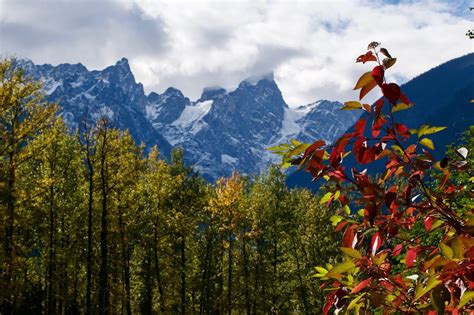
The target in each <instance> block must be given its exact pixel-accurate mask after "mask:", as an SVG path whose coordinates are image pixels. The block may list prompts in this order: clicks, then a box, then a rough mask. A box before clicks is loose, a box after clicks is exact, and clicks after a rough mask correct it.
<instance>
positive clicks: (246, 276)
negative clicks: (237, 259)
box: [242, 235, 250, 315]
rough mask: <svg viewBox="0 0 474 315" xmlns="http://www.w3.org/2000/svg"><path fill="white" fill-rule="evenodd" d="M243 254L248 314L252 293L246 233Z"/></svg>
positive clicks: (248, 314)
mask: <svg viewBox="0 0 474 315" xmlns="http://www.w3.org/2000/svg"><path fill="white" fill-rule="evenodd" d="M242 240H243V244H242V255H243V260H244V284H245V287H244V290H245V311H246V314H247V315H250V294H249V265H248V257H247V239H246V238H245V235H243V236H242Z"/></svg>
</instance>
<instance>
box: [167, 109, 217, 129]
mask: <svg viewBox="0 0 474 315" xmlns="http://www.w3.org/2000/svg"><path fill="white" fill-rule="evenodd" d="M213 102H214V101H212V100H209V101H204V102H199V103H196V104H193V105H189V106H186V107H185V108H184V110H183V112H182V113H181V115H180V116H179V118H178V119H177V120H175V121H174V122H173V123H172V124H171V125H173V126H176V127H180V128H186V129H190V131H191V133H192V134H193V135H195V134H196V133H198V132H199V131H200V130H201V129H202V128H203V127H204V126H205V125H207V124H206V123H205V122H203V121H202V118H203V117H204V116H206V115H207V113H208V112H209V110H211V107H212V103H213Z"/></svg>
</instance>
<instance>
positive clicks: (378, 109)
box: [374, 97, 385, 116]
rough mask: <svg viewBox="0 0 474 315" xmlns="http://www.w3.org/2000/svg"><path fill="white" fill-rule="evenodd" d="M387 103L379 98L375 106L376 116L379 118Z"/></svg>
mask: <svg viewBox="0 0 474 315" xmlns="http://www.w3.org/2000/svg"><path fill="white" fill-rule="evenodd" d="M384 103H385V101H384V100H383V98H382V97H381V98H379V99H378V100H377V101H376V102H375V104H374V106H375V116H379V115H380V113H381V112H382V107H383V104H384Z"/></svg>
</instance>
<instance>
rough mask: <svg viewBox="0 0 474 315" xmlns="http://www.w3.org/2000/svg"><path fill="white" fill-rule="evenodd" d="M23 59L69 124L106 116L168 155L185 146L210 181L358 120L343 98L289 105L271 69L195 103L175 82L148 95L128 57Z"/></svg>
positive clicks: (207, 92) (209, 91)
mask: <svg viewBox="0 0 474 315" xmlns="http://www.w3.org/2000/svg"><path fill="white" fill-rule="evenodd" d="M19 64H20V66H21V67H23V68H24V69H25V70H26V72H27V73H29V74H30V75H32V76H33V77H34V78H35V79H38V80H40V81H42V82H43V85H44V88H43V89H44V92H45V94H46V98H47V100H49V101H54V102H58V103H59V104H60V105H61V106H62V115H63V117H64V119H65V120H66V121H67V123H68V124H69V125H70V126H71V127H72V128H75V127H77V126H79V125H80V124H81V123H83V121H84V117H89V118H92V119H98V118H99V117H101V116H103V115H105V116H107V117H109V119H110V120H111V122H112V123H113V124H114V125H115V126H116V127H118V128H122V129H128V130H129V131H130V133H131V134H132V136H133V137H134V138H135V140H136V141H137V142H144V143H145V145H146V146H147V147H150V146H153V145H155V144H157V145H158V146H159V148H160V150H161V152H163V153H164V154H165V156H167V155H169V152H170V148H171V147H172V146H180V147H182V148H183V149H184V151H185V159H186V161H187V162H188V164H189V165H193V166H194V168H195V170H197V171H199V172H200V173H201V174H202V175H203V176H205V177H206V178H208V179H209V180H214V179H216V178H218V177H220V176H227V175H229V174H230V173H231V172H232V171H233V170H237V171H239V172H242V173H247V174H251V173H258V172H260V171H262V170H264V169H265V168H266V167H268V165H269V164H270V163H271V162H272V161H275V162H277V161H278V157H277V156H274V155H272V154H271V153H270V152H268V151H267V150H266V149H267V148H268V147H270V146H273V145H275V144H278V143H281V142H287V141H289V140H290V139H299V140H300V141H307V142H309V141H313V140H314V139H317V138H322V139H325V140H326V141H327V142H331V141H333V140H334V139H335V138H336V137H337V136H338V135H340V134H341V133H343V132H344V131H345V130H347V128H348V127H349V126H351V125H352V124H353V123H354V122H355V121H356V119H357V116H356V115H357V114H356V113H355V112H351V111H341V110H339V109H340V108H341V106H342V105H341V104H340V103H338V102H330V101H325V100H321V101H317V102H315V103H312V104H309V105H304V106H300V107H298V108H289V106H288V105H287V104H286V103H285V101H284V99H283V97H282V94H281V91H280V89H279V88H278V86H277V84H276V82H275V80H274V79H273V75H272V74H267V75H263V76H261V77H256V78H252V79H248V80H245V81H243V82H241V83H240V84H239V86H238V87H237V88H236V89H235V90H234V91H230V92H229V91H226V90H225V89H223V88H219V87H213V88H205V89H204V90H203V92H202V95H201V97H200V98H199V99H198V100H196V101H191V100H190V99H189V98H187V97H185V96H184V95H183V93H182V92H181V91H179V90H178V89H175V88H172V87H170V88H168V89H167V90H166V91H165V92H164V93H163V94H158V93H155V92H151V93H150V94H148V95H146V94H145V92H144V90H143V86H142V84H141V83H137V82H136V81H135V78H134V76H133V74H132V72H131V70H130V67H129V65H128V61H127V59H125V58H123V59H121V60H120V61H118V62H117V63H116V64H115V65H113V66H110V67H107V68H105V69H104V70H101V71H89V70H87V69H86V68H85V67H84V66H83V65H81V64H75V65H71V64H61V65H58V66H51V65H35V64H33V63H32V62H31V61H29V60H21V61H19Z"/></svg>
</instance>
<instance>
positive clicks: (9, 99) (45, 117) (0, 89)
mask: <svg viewBox="0 0 474 315" xmlns="http://www.w3.org/2000/svg"><path fill="white" fill-rule="evenodd" d="M40 88H41V86H40V85H39V84H38V83H36V82H34V81H32V80H31V79H30V78H28V77H27V76H26V75H25V74H24V72H23V71H22V70H21V69H19V68H18V67H16V65H15V62H14V61H12V60H4V61H2V62H1V63H0V102H1V106H2V110H1V112H0V154H1V163H2V166H1V174H0V176H1V178H0V179H1V186H0V187H1V190H2V194H1V196H2V198H1V207H2V212H3V224H2V226H3V229H2V230H3V231H2V232H3V235H4V237H3V259H2V261H3V264H2V276H1V278H2V286H1V287H2V288H1V290H2V291H1V295H2V309H3V313H4V314H11V313H12V312H13V309H14V303H15V300H16V298H17V296H16V293H15V292H17V291H16V288H15V283H14V281H15V278H16V277H17V276H18V274H17V271H18V270H19V265H18V262H19V261H17V258H18V257H20V256H22V255H23V253H21V252H20V248H18V247H17V246H16V244H15V234H16V233H15V221H16V208H17V197H18V193H19V192H18V189H17V181H18V179H17V172H18V168H19V167H20V166H21V165H22V164H23V163H25V161H27V160H28V159H29V158H31V156H29V155H28V154H26V152H25V145H26V143H27V142H28V141H29V140H30V139H32V138H33V137H35V136H37V135H38V134H40V133H41V132H42V131H43V130H45V129H46V128H47V127H48V126H49V125H50V124H51V121H52V120H53V118H54V113H55V111H56V106H54V105H52V104H49V103H45V102H44V101H43V96H42V94H41V92H40Z"/></svg>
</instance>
